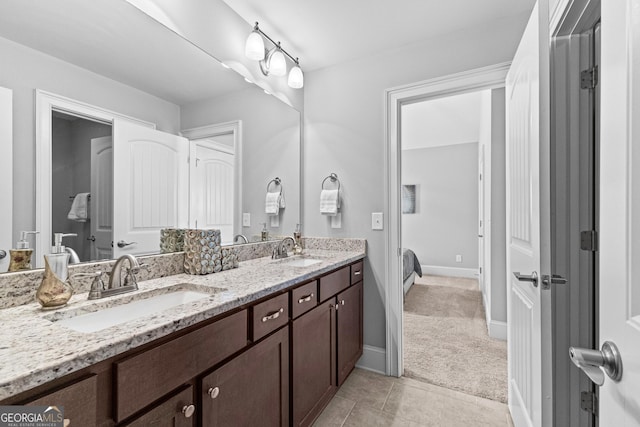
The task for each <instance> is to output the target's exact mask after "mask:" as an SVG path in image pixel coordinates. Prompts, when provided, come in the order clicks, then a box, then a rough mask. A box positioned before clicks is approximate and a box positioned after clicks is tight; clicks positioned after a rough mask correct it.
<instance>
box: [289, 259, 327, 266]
mask: <svg viewBox="0 0 640 427" xmlns="http://www.w3.org/2000/svg"><path fill="white" fill-rule="evenodd" d="M321 262H322V260H321V259H317V258H296V259H291V260H287V261H283V262H282V264H285V265H289V266H291V267H309V266H310V265H314V264H319V263H321Z"/></svg>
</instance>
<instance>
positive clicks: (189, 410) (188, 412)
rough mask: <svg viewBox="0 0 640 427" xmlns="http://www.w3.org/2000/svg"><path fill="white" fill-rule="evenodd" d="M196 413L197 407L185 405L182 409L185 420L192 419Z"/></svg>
mask: <svg viewBox="0 0 640 427" xmlns="http://www.w3.org/2000/svg"><path fill="white" fill-rule="evenodd" d="M195 412H196V405H185V406H184V407H183V408H182V415H184V417H185V418H191V416H192V415H193V414H194V413H195Z"/></svg>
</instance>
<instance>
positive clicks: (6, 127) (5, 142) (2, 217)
mask: <svg viewBox="0 0 640 427" xmlns="http://www.w3.org/2000/svg"><path fill="white" fill-rule="evenodd" d="M0 149H1V150H2V156H0V181H1V182H2V185H1V186H0V199H1V200H3V204H4V206H5V207H4V209H1V210H0V251H4V257H0V272H5V271H7V269H8V268H9V250H10V249H11V248H13V247H15V246H14V244H15V241H13V238H12V236H11V227H12V225H13V224H12V223H13V209H12V208H13V202H12V200H13V166H12V162H13V92H12V91H11V90H10V89H6V88H4V87H0ZM7 205H8V206H7ZM0 254H1V253H0Z"/></svg>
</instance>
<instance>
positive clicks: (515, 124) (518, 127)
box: [506, 4, 551, 427]
mask: <svg viewBox="0 0 640 427" xmlns="http://www.w3.org/2000/svg"><path fill="white" fill-rule="evenodd" d="M538 13H539V8H538V5H537V4H536V6H535V7H534V9H533V12H532V14H531V18H530V19H529V23H528V24H527V27H526V29H525V32H524V34H523V36H522V40H521V41H520V45H519V46H518V50H517V52H516V54H515V57H514V59H513V62H512V64H511V68H510V70H509V73H508V75H507V80H506V106H507V109H506V110H507V145H506V159H507V194H506V196H507V197H506V198H507V273H508V279H507V283H508V285H507V304H508V309H507V329H508V334H507V335H508V349H509V352H508V355H509V362H508V379H509V410H510V411H511V415H512V418H513V421H514V424H515V426H516V427H521V426H534V427H542V426H549V425H551V420H550V419H549V418H548V417H549V416H550V411H548V410H547V406H546V405H548V404H549V403H550V401H551V387H550V386H551V384H550V383H549V382H547V381H545V380H544V379H545V378H547V377H545V375H547V371H546V369H547V366H550V360H551V354H550V352H549V353H547V352H548V351H549V350H550V346H551V336H550V334H549V333H548V331H549V330H550V327H549V325H548V323H547V322H548V321H549V320H550V319H549V318H548V316H546V315H545V314H546V313H545V312H546V310H548V309H549V307H550V292H547V291H541V286H540V279H539V276H541V268H542V267H543V266H544V263H542V262H541V261H542V260H543V258H544V257H546V259H547V260H548V259H549V247H548V245H546V244H545V243H546V242H548V236H547V237H545V231H544V230H543V229H542V228H541V225H542V224H543V220H544V219H545V216H546V217H547V218H548V212H546V214H545V209H546V210H548V209H549V206H548V201H547V202H546V203H545V198H548V187H547V190H545V188H544V187H543V186H542V185H541V183H542V182H544V181H541V176H543V174H544V172H542V173H541V171H544V170H545V166H547V167H548V158H546V160H545V156H544V155H543V153H545V151H548V140H549V138H548V131H547V134H545V132H544V131H541V108H540V99H541V97H542V94H543V90H542V89H541V80H540V76H541V73H540V68H541V63H540V60H539V58H540V57H541V55H543V52H544V49H540V47H541V46H542V45H543V44H542V43H541V42H540V39H539V35H540V34H541V31H540V28H539V22H540V20H539V16H538ZM545 13H546V12H542V13H540V16H545ZM547 49H548V47H547ZM542 99H544V98H542ZM543 110H544V111H545V114H546V112H548V108H545V109H543ZM545 144H546V145H547V147H545ZM545 149H546V150H545ZM545 162H546V163H547V165H545ZM547 173H548V172H547ZM547 232H548V231H547ZM546 267H547V268H548V265H546ZM517 275H519V276H520V278H519V279H518V278H517V277H516V276H517ZM536 277H537V279H536ZM543 313H545V314H543ZM543 396H545V398H544V399H543Z"/></svg>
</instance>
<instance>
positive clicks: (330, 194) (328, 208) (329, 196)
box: [320, 190, 340, 216]
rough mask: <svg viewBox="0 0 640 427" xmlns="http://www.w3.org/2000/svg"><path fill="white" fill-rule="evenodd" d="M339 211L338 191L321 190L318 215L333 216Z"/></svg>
mask: <svg viewBox="0 0 640 427" xmlns="http://www.w3.org/2000/svg"><path fill="white" fill-rule="evenodd" d="M338 209H340V191H339V190H322V191H321V192H320V213H321V214H322V215H329V216H334V215H336V214H337V213H338Z"/></svg>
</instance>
